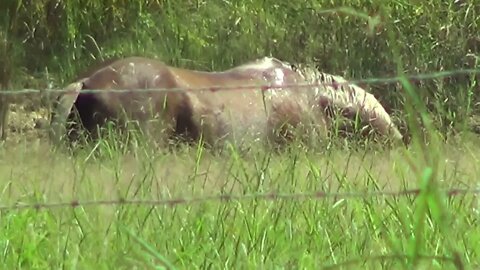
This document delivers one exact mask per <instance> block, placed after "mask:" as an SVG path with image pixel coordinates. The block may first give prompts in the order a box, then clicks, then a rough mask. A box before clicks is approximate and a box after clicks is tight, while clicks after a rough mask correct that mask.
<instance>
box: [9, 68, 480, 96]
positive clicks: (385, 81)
mask: <svg viewBox="0 0 480 270" xmlns="http://www.w3.org/2000/svg"><path fill="white" fill-rule="evenodd" d="M479 73H480V69H461V70H450V71H439V72H432V73H420V74H415V75H405V76H394V77H384V78H367V79H358V80H346V81H345V82H331V83H328V82H316V83H295V84H282V85H275V84H272V85H258V84H241V85H230V86H209V87H185V88H183V87H176V88H144V89H143V88H142V89H82V93H98V92H106V91H107V92H112V93H129V92H132V91H137V90H141V91H142V92H189V91H212V92H215V91H220V90H247V89H258V88H261V89H262V90H275V89H288V88H311V87H322V86H324V87H325V86H330V87H335V88H336V87H340V86H343V85H351V84H369V85H371V84H393V83H398V82H400V81H401V80H403V79H406V80H409V81H412V80H414V81H421V80H429V79H438V78H445V77H452V76H455V75H467V74H479ZM51 92H53V93H58V94H61V93H71V92H72V91H71V90H67V89H63V88H59V89H53V88H52V89H43V90H39V89H21V90H9V89H4V90H1V91H0V95H22V94H41V93H51Z"/></svg>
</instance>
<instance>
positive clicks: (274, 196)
mask: <svg viewBox="0 0 480 270" xmlns="http://www.w3.org/2000/svg"><path fill="white" fill-rule="evenodd" d="M468 74H480V69H462V70H452V71H441V72H432V73H424V74H415V75H405V76H394V77H385V78H367V79H358V80H346V81H345V82H336V81H334V82H316V83H297V84H282V85H274V84H272V85H263V86H259V85H230V86H221V87H220V86H210V87H200V88H146V89H83V90H82V93H99V92H113V93H128V92H133V91H139V90H140V91H142V92H184V91H213V92H215V91H224V90H247V89H259V88H260V89H261V90H274V89H285V88H312V87H322V86H323V87H325V86H331V87H334V88H335V89H336V88H337V87H340V86H342V85H351V84H392V83H398V82H400V81H401V80H403V79H406V80H409V81H415V80H418V81H421V80H429V79H438V78H445V77H451V76H456V75H468ZM70 91H71V90H68V89H64V88H60V89H44V90H39V89H21V90H8V89H4V90H0V95H22V94H45V93H49V92H53V93H58V94H61V93H66V94H69V93H70ZM420 192H421V190H420V189H406V190H400V191H375V192H344V193H326V192H323V191H314V192H303V193H277V192H271V193H256V194H243V195H235V194H218V195H209V196H203V197H190V198H189V197H178V198H166V199H160V200H132V199H123V198H121V199H116V200H95V201H88V200H86V201H80V200H72V201H66V202H51V203H21V202H18V203H14V204H11V205H5V204H3V205H2V204H0V211H14V210H24V209H37V210H40V209H52V208H68V207H73V208H75V207H86V206H101V205H106V206H112V205H150V206H166V207H173V206H178V205H185V204H197V203H204V202H231V201H245V200H265V201H275V200H307V199H309V200H321V199H335V200H340V199H367V198H374V197H383V198H388V197H405V196H418V195H419V194H420ZM441 192H442V193H443V194H444V195H446V196H447V197H456V196H466V195H478V194H480V189H447V190H442V191H441Z"/></svg>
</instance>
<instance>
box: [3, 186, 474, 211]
mask: <svg viewBox="0 0 480 270" xmlns="http://www.w3.org/2000/svg"><path fill="white" fill-rule="evenodd" d="M420 192H421V190H420V189H406V190H402V191H372V192H332V193H327V192H323V191H315V192H299V193H278V192H270V193H251V194H241V195H235V194H218V195H210V196H202V197H190V198H189V197H178V198H170V199H160V200H133V199H115V200H91V201H79V200H72V201H69V202H54V203H25V204H22V203H20V202H17V203H15V204H12V205H0V211H13V210H25V209H36V210H40V209H52V208H65V207H72V208H75V207H86V206H101V205H107V206H113V205H147V206H167V207H174V206H178V205H187V204H200V203H205V202H209V201H210V202H232V201H246V200H263V201H275V200H302V199H317V200H318V199H328V198H333V199H336V200H342V199H369V198H375V197H404V196H409V195H412V196H418V195H419V194H420ZM440 192H441V193H443V194H445V195H446V196H447V197H454V196H460V195H468V194H470V195H477V194H480V189H460V188H455V189H448V190H443V191H440Z"/></svg>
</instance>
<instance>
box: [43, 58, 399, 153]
mask: <svg viewBox="0 0 480 270" xmlns="http://www.w3.org/2000/svg"><path fill="white" fill-rule="evenodd" d="M319 82H320V83H322V82H329V83H331V85H325V86H315V87H310V88H305V87H300V86H297V87H295V86H293V87H292V85H299V84H302V83H303V84H305V83H319ZM343 82H345V79H343V78H341V77H335V76H332V75H328V74H325V73H320V72H318V71H315V70H314V69H307V68H304V69H295V68H292V65H290V64H288V63H285V62H282V61H280V60H278V59H276V58H269V57H265V58H262V59H257V60H255V61H252V62H249V63H246V64H243V65H240V66H237V67H234V68H232V69H229V70H225V71H221V72H204V71H195V70H188V69H182V68H176V67H171V66H168V65H166V64H165V63H163V62H161V61H158V60H153V59H147V58H142V57H129V58H125V59H120V60H116V61H113V62H112V63H109V64H107V65H105V66H104V67H102V68H100V69H98V70H97V71H94V72H91V73H89V74H86V76H85V77H83V78H80V79H79V80H77V81H76V82H74V83H72V84H70V85H69V86H67V89H66V90H67V91H68V92H67V93H65V94H62V95H60V96H59V98H58V100H57V104H56V109H55V111H54V113H53V115H52V122H51V125H52V129H51V138H52V139H53V140H54V141H55V142H58V141H59V140H60V139H61V137H62V136H64V135H65V132H66V129H67V125H66V123H67V120H68V119H70V118H72V116H73V115H74V112H75V111H76V112H77V113H78V116H79V118H80V122H81V126H83V127H84V129H85V130H86V131H88V133H89V134H90V135H92V136H95V134H97V131H98V127H101V126H103V125H104V124H105V123H106V122H107V121H109V120H111V121H116V122H117V123H122V124H125V123H126V122H127V121H135V122H136V123H137V124H138V125H139V127H140V128H141V130H142V131H143V132H146V133H150V134H151V135H153V136H154V137H156V138H160V139H165V138H169V137H171V136H175V137H184V138H188V139H191V140H195V141H196V140H198V139H199V138H200V137H201V138H202V139H203V141H204V142H206V143H207V144H210V145H215V144H217V143H219V142H220V143H221V142H225V141H230V142H233V143H237V144H238V143H241V142H244V141H250V140H257V139H267V141H270V142H275V143H277V144H278V143H282V142H285V141H288V140H291V139H293V138H295V137H296V136H297V135H301V134H308V136H310V137H311V136H313V134H320V135H322V136H324V135H326V134H327V132H328V131H329V129H330V128H331V121H330V120H329V118H328V117H327V116H326V114H325V108H327V107H337V108H340V109H345V110H344V111H348V112H349V114H357V113H358V115H359V116H360V118H361V119H362V120H364V121H366V122H368V123H371V124H372V126H373V128H374V129H375V130H377V131H378V132H379V133H380V134H381V135H383V136H387V137H390V138H393V139H395V140H401V139H402V135H401V134H400V133H399V131H398V129H397V128H396V127H395V126H394V125H393V123H392V121H391V119H390V116H389V115H388V114H387V113H386V112H385V110H384V109H383V107H382V106H381V105H380V103H379V102H378V101H377V100H376V99H375V98H374V97H373V95H371V94H369V93H367V92H366V91H364V90H363V89H361V88H360V87H358V86H355V85H348V84H346V85H335V83H337V84H339V83H343ZM245 85H249V86H251V87H245ZM265 86H270V87H272V86H273V87H274V88H275V89H270V90H267V88H268V87H265ZM222 87H224V88H225V87H228V89H225V90H222ZM198 88H202V89H198ZM91 89H95V90H97V92H94V93H92V92H88V91H85V90H91ZM118 89H125V90H129V91H128V92H115V91H109V90H118ZM153 89H164V90H165V89H166V90H167V91H151V90H153ZM181 89H184V90H181ZM185 89H190V90H185ZM216 90H218V91H216ZM74 109H75V110H74ZM72 128H78V126H69V129H72Z"/></svg>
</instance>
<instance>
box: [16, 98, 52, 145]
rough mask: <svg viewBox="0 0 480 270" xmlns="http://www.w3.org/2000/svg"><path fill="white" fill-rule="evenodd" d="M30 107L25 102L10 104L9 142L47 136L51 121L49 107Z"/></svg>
mask: <svg viewBox="0 0 480 270" xmlns="http://www.w3.org/2000/svg"><path fill="white" fill-rule="evenodd" d="M29 107H30V106H28V105H24V104H11V105H10V113H9V117H8V135H7V142H19V141H22V140H25V139H27V140H30V139H39V138H40V139H41V138H46V136H47V133H46V128H48V122H49V112H48V109H46V108H38V107H37V108H35V109H32V108H29Z"/></svg>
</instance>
